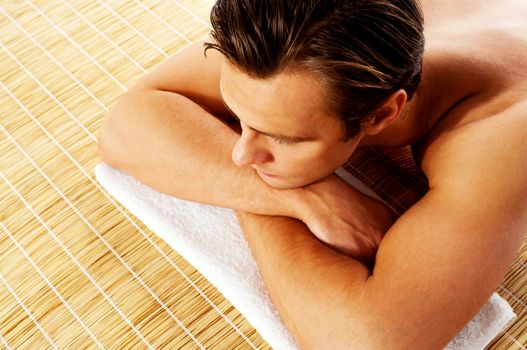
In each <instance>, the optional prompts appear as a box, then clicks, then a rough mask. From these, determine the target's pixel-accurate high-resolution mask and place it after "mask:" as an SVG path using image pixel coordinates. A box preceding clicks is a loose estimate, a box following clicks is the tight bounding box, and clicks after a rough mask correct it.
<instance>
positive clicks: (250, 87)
mask: <svg viewBox="0 0 527 350" xmlns="http://www.w3.org/2000/svg"><path fill="white" fill-rule="evenodd" d="M220 92H221V95H222V96H223V99H224V101H225V103H226V105H228V107H229V108H231V109H232V110H233V112H234V113H236V114H237V115H238V117H239V118H240V119H242V120H243V121H244V122H246V123H247V124H249V125H251V124H254V125H251V126H253V127H255V128H257V127H264V129H265V128H266V127H265V126H266V125H264V124H267V125H269V126H274V127H276V128H278V129H280V127H282V128H284V129H285V130H291V131H295V132H298V131H306V130H307V131H311V132H317V131H319V130H320V129H327V128H328V127H329V126H331V127H333V128H334V127H335V124H337V125H339V126H340V123H339V121H338V120H337V118H336V117H334V116H332V115H330V113H329V112H328V111H327V108H326V103H325V91H324V89H323V88H322V86H321V83H320V80H319V79H318V78H317V77H316V76H315V75H314V74H312V73H308V72H306V71H300V70H299V71H295V72H286V73H279V74H276V75H274V76H272V77H270V78H266V79H259V78H252V77H250V76H248V75H247V74H245V73H243V72H241V71H239V70H237V69H236V68H234V67H232V66H231V65H230V64H229V63H227V62H225V61H224V62H223V63H222V66H221V78H220ZM267 129H268V128H267ZM275 131H276V130H275ZM279 131H282V130H279Z"/></svg>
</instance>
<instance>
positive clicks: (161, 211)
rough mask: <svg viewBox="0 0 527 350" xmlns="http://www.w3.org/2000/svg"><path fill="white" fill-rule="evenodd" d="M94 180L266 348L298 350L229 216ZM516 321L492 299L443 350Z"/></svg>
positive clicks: (120, 179)
mask: <svg viewBox="0 0 527 350" xmlns="http://www.w3.org/2000/svg"><path fill="white" fill-rule="evenodd" d="M337 173H338V174H339V175H340V176H342V177H343V178H344V179H345V180H346V181H348V182H349V183H350V184H351V185H353V186H354V187H356V188H357V189H358V190H360V191H363V192H364V193H365V194H367V195H371V196H374V197H376V198H377V199H379V198H378V197H377V196H375V195H374V193H373V191H371V190H370V189H368V188H367V187H366V186H365V185H363V184H362V183H361V182H360V181H359V180H357V179H356V178H354V177H353V176H352V175H351V174H349V173H346V172H345V171H343V170H342V169H339V171H338V172H337ZM95 175H96V177H97V180H98V181H99V182H100V183H101V185H102V186H103V187H104V188H106V190H107V191H108V192H109V193H110V194H111V195H112V196H114V197H115V198H116V199H117V200H118V201H119V202H121V203H122V204H123V205H124V206H125V207H126V208H127V209H128V210H129V211H130V212H132V213H133V214H134V215H135V216H136V217H137V218H139V219H140V220H141V221H142V222H143V223H144V224H145V225H146V226H147V227H148V228H149V229H150V230H152V231H153V232H154V233H156V234H157V235H159V237H160V238H161V239H163V240H164V241H166V242H167V243H168V245H170V246H171V247H172V248H173V249H175V250H176V251H177V252H178V253H179V254H181V256H183V257H184V258H185V259H186V260H187V261H188V262H189V263H191V264H192V265H193V266H194V267H195V268H196V269H198V270H199V271H200V272H201V273H202V274H203V276H205V277H206V278H207V279H208V280H209V281H210V282H211V283H212V284H213V285H214V286H216V288H217V289H218V290H219V291H220V292H221V293H222V294H223V295H224V296H225V298H227V299H228V300H229V301H230V302H231V303H232V304H233V305H234V306H235V307H236V308H237V309H238V310H239V311H240V312H241V313H242V314H243V315H244V316H245V318H246V319H247V320H248V321H249V322H250V323H251V324H252V325H253V327H254V328H256V329H257V330H258V332H259V333H260V334H261V335H262V337H263V338H264V339H265V340H266V341H267V342H268V343H269V345H271V346H272V347H273V348H274V349H279V350H290V349H291V350H292V349H298V346H297V345H296V344H295V342H294V340H293V338H292V337H291V334H290V333H289V331H288V330H287V329H286V327H285V325H284V324H283V322H282V320H281V319H280V316H279V315H278V312H277V310H276V308H275V307H274V305H273V304H272V302H271V300H270V298H269V295H268V293H267V289H266V286H265V284H264V282H263V280H262V278H261V275H260V272H259V270H258V266H257V264H256V262H255V260H254V257H253V255H252V253H251V250H250V248H249V246H248V244H247V241H246V240H245V237H244V235H243V232H242V231H241V229H240V226H239V225H238V221H237V219H236V217H235V215H234V212H233V211H232V210H230V209H225V208H219V207H213V206H208V205H202V204H198V203H193V202H189V201H185V200H181V199H178V198H175V197H172V196H169V195H166V194H163V193H159V192H157V191H155V190H153V189H152V188H150V187H148V186H146V185H145V184H143V183H141V182H139V181H137V180H136V179H135V178H133V177H131V176H129V175H127V174H125V173H123V172H121V171H119V170H117V169H114V168H112V167H110V166H108V165H107V164H104V163H102V164H99V165H97V166H96V168H95ZM515 318H516V315H515V314H514V312H513V311H512V308H511V307H510V305H509V304H508V303H507V302H506V301H505V300H504V299H503V298H501V297H500V296H499V295H498V294H496V293H494V294H493V295H492V297H491V298H490V300H489V301H488V302H487V304H486V305H485V306H484V307H483V308H482V310H481V311H480V312H479V313H478V315H477V316H476V317H475V318H474V319H473V320H472V321H470V323H468V324H467V325H466V327H465V328H464V329H463V330H462V331H461V332H460V334H458V335H457V336H456V338H455V339H453V340H452V342H451V343H450V344H449V345H448V346H447V348H446V349H448V350H453V349H456V350H461V349H463V350H469V349H470V350H472V349H474V350H479V349H483V348H484V347H485V346H486V345H487V344H488V343H489V342H490V341H491V340H492V339H493V338H494V337H495V336H496V335H497V334H498V333H500V332H501V331H502V330H503V328H505V327H506V326H507V325H508V324H509V323H510V322H512V321H513V320H514V319H515Z"/></svg>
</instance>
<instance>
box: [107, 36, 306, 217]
mask: <svg viewBox="0 0 527 350" xmlns="http://www.w3.org/2000/svg"><path fill="white" fill-rule="evenodd" d="M219 59H220V56H219V54H218V53H217V52H215V51H214V50H209V51H208V52H207V58H205V57H203V47H202V45H201V44H195V45H193V46H191V47H189V48H187V49H185V50H184V51H183V52H181V53H179V54H177V55H175V56H173V57H172V58H170V59H169V60H168V61H166V62H164V63H163V64H161V65H160V66H159V67H158V68H157V69H156V70H154V71H153V72H151V73H149V74H148V75H147V76H145V77H144V78H143V79H142V80H140V81H139V82H138V83H137V84H136V85H135V86H133V87H132V88H131V89H130V90H129V91H128V92H127V93H125V94H124V95H123V96H121V97H120V98H119V100H118V101H117V103H116V104H115V105H114V106H113V108H112V109H111V111H110V113H109V114H108V116H107V117H106V118H105V120H104V121H103V125H102V128H101V131H100V135H99V154H100V156H101V158H102V160H103V161H104V162H106V163H108V164H109V165H112V166H114V167H116V168H119V169H121V170H123V171H125V172H126V173H128V174H130V175H132V176H134V177H135V178H137V179H138V180H140V181H141V182H143V183H145V184H147V185H149V186H151V187H152V188H154V189H156V190H158V191H160V192H164V193H167V194H170V195H174V196H176V197H179V198H183V199H187V200H191V201H195V202H200V203H205V204H211V205H217V206H224V207H229V208H235V209H239V210H244V211H249V212H254V213H259V214H268V215H276V214H281V215H288V216H295V212H294V210H293V203H294V201H295V195H296V191H293V190H291V191H290V190H276V189H273V188H271V187H270V186H268V185H267V184H266V183H265V182H263V181H262V180H261V179H260V177H259V176H258V175H257V174H256V173H255V172H254V171H253V169H252V168H250V167H245V168H238V167H237V166H236V165H235V164H234V163H233V162H232V160H231V157H230V155H231V150H232V148H233V145H234V143H235V142H236V140H237V139H238V137H239V136H238V134H237V133H236V132H235V131H233V130H232V129H231V128H229V127H228V126H227V125H226V124H225V123H224V122H223V121H222V120H221V119H220V118H218V117H217V116H220V117H224V116H226V115H227V114H228V112H227V111H226V109H225V107H224V106H223V104H222V102H221V101H222V100H221V97H220V96H219V93H218V82H219ZM206 109H207V110H209V111H211V112H212V113H214V114H212V113H209V112H208V111H207V110H206Z"/></svg>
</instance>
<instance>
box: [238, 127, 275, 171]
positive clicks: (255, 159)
mask: <svg viewBox="0 0 527 350" xmlns="http://www.w3.org/2000/svg"><path fill="white" fill-rule="evenodd" d="M258 136H259V135H258V134H257V133H256V132H254V131H252V130H244V131H243V132H242V135H241V136H240V138H239V139H238V142H236V144H235V145H234V148H233V150H232V161H233V162H234V164H236V165H237V166H239V167H242V166H244V165H250V164H263V163H265V162H267V161H269V159H270V156H271V155H270V153H269V152H268V151H267V150H266V149H265V148H263V147H261V146H260V145H258V140H257V138H258Z"/></svg>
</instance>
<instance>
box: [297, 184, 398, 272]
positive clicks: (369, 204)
mask: <svg viewBox="0 0 527 350" xmlns="http://www.w3.org/2000/svg"><path fill="white" fill-rule="evenodd" d="M301 190H302V191H303V193H302V195H301V197H300V198H301V200H300V201H301V204H300V207H299V208H300V209H299V211H298V215H297V218H298V219H300V220H302V221H303V222H304V223H305V224H306V225H307V226H308V227H309V229H310V230H311V232H312V233H313V234H314V235H315V236H316V237H317V238H318V239H319V240H321V241H322V242H324V243H325V244H327V245H328V246H330V247H332V248H334V249H336V250H337V251H339V252H341V253H343V254H345V255H348V256H351V257H353V258H354V259H356V260H359V261H361V262H363V263H366V264H367V265H373V262H374V261H375V255H376V253H377V249H378V247H379V245H380V242H381V240H382V238H383V237H384V235H385V233H386V232H387V231H388V229H389V228H390V227H391V225H392V223H393V222H392V217H391V214H390V211H389V210H388V208H387V207H386V206H385V205H384V204H383V203H381V202H379V201H377V200H376V199H373V198H371V197H369V196H366V195H364V194H363V193H361V192H360V191H358V190H356V189H354V188H353V187H352V186H350V185H348V184H347V183H346V182H345V181H344V180H342V179H341V178H340V177H338V176H337V175H335V174H332V175H330V176H328V177H326V178H324V179H322V180H320V181H318V182H316V183H313V184H311V185H308V186H306V187H303V188H302V189H301Z"/></svg>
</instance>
